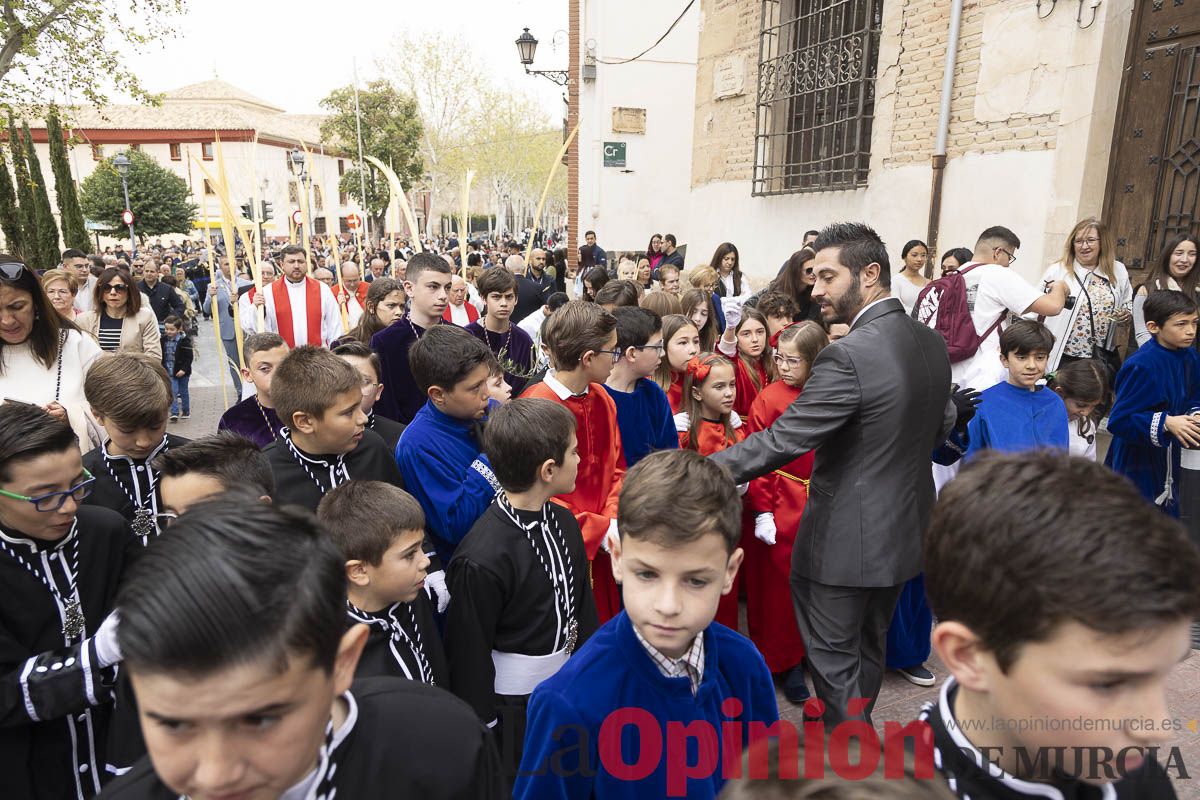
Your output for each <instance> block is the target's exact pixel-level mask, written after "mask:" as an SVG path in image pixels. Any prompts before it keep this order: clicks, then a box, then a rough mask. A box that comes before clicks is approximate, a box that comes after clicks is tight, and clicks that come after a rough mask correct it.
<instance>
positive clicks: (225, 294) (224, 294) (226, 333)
mask: <svg viewBox="0 0 1200 800" xmlns="http://www.w3.org/2000/svg"><path fill="white" fill-rule="evenodd" d="M238 285H239V291H240V290H242V289H245V288H246V287H247V286H253V285H254V284H252V283H249V282H248V281H243V280H239V281H238ZM203 310H204V313H205V314H207V315H208V316H210V317H211V316H212V314H213V312H212V297H211V296H210V295H209V294H207V291H206V293H205V295H204V305H203ZM217 320H218V321H219V322H220V323H221V338H222V339H225V340H228V341H232V340H233V339H235V338H236V337H237V332H236V331H235V330H234V327H233V311H232V310H231V309H230V308H229V281H227V280H225V276H224V275H222V274H221V273H220V272H218V273H217Z"/></svg>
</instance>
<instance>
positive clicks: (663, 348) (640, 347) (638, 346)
mask: <svg viewBox="0 0 1200 800" xmlns="http://www.w3.org/2000/svg"><path fill="white" fill-rule="evenodd" d="M632 347H633V349H634V350H653V351H654V352H656V353H658V354H659V355H660V356H661V355H662V354H663V353H665V352H667V346H666V345H665V344H663V343H662V342H659V343H658V344H635V345H632Z"/></svg>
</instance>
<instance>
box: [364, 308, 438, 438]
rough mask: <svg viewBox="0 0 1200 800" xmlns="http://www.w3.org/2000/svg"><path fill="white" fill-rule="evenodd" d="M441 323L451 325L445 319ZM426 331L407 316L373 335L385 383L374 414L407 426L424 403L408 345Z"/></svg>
mask: <svg viewBox="0 0 1200 800" xmlns="http://www.w3.org/2000/svg"><path fill="white" fill-rule="evenodd" d="M438 323H439V324H442V325H449V324H451V323H449V322H446V321H445V320H442V319H439V320H438ZM424 332H425V329H424V328H422V327H421V326H420V325H417V324H416V323H415V322H413V321H412V319H411V318H410V317H408V316H407V315H405V316H404V318H403V319H401V320H399V321H397V322H394V323H392V324H391V325H389V326H388V327H386V328H384V329H383V330H381V331H380V332H379V333H377V334H375V335H374V336H372V337H371V349H372V350H374V351H375V352H376V353H378V354H379V366H380V374H379V380H380V382H381V383H382V384H383V396H382V397H380V398H379V402H377V403H376V404H375V413H376V414H378V415H380V416H381V417H387V418H388V419H393V420H395V421H396V422H402V423H404V424H405V425H407V424H408V423H410V422H412V419H413V417H414V416H416V413H417V412H418V411H419V410H420V409H421V406H423V405H425V400H426V397H425V395H424V394H423V393H422V392H421V389H420V387H418V386H417V382H416V381H414V380H413V376H412V368H411V367H410V366H409V365H408V348H410V347H412V346H413V342H415V341H416V340H417V339H419V338H421V334H423V333H424Z"/></svg>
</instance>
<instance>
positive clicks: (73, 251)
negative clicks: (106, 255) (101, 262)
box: [62, 247, 88, 261]
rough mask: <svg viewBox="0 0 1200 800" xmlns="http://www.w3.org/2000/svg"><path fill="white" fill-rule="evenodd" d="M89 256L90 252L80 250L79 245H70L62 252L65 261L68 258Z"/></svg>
mask: <svg viewBox="0 0 1200 800" xmlns="http://www.w3.org/2000/svg"><path fill="white" fill-rule="evenodd" d="M87 257H88V254H87V253H85V252H83V251H82V250H80V249H79V248H78V247H68V248H67V249H66V250H63V254H62V260H63V261H66V260H67V259H68V258H87Z"/></svg>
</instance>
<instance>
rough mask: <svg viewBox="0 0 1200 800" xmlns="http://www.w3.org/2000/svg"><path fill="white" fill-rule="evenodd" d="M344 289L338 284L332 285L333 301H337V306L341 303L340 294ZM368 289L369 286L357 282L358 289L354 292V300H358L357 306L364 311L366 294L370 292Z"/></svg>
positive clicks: (362, 282) (364, 282)
mask: <svg viewBox="0 0 1200 800" xmlns="http://www.w3.org/2000/svg"><path fill="white" fill-rule="evenodd" d="M344 289H345V287H344V286H343V285H342V284H340V283H335V284H334V285H333V299H334V300H337V301H338V303H339V304H341V302H342V294H343V293H344ZM370 289H371V284H369V283H367V282H366V281H359V282H358V288H356V289H355V290H354V297H355V299H356V300H358V304H359V306H361V307H362V309H363V310H364V311H365V310H366V308H367V292H368V291H370Z"/></svg>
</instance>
